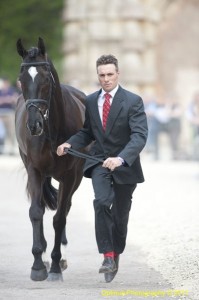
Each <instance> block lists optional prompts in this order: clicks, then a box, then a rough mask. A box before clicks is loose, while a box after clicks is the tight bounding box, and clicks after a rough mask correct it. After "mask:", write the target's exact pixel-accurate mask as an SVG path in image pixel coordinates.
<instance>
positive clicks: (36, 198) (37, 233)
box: [29, 178, 48, 281]
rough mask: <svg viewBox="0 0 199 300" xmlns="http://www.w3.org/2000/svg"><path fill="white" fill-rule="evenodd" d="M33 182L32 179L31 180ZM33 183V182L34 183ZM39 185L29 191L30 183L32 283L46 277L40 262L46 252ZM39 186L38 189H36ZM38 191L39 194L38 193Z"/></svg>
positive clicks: (44, 268) (44, 269) (43, 266)
mask: <svg viewBox="0 0 199 300" xmlns="http://www.w3.org/2000/svg"><path fill="white" fill-rule="evenodd" d="M32 180H33V178H32ZM34 183H35V182H34ZM40 185H41V183H40V182H39V183H38V185H31V186H34V191H33V190H32V189H31V186H30V182H29V186H30V194H31V199H32V201H31V206H30V210H29V216H30V220H31V222H32V228H33V246H32V254H33V256H34V263H33V266H32V270H31V276H30V277H31V279H32V280H34V281H41V280H45V279H46V278H47V276H48V274H47V270H46V266H45V265H44V263H43V261H42V253H43V252H44V251H45V250H46V247H47V243H46V240H45V238H44V233H43V214H44V207H42V205H41V192H40V191H41V188H40ZM38 186H39V187H38ZM38 191H39V192H38Z"/></svg>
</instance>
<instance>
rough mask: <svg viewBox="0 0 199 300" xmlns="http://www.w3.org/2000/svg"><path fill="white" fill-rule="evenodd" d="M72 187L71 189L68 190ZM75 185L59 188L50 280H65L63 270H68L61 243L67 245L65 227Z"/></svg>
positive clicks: (54, 221)
mask: <svg viewBox="0 0 199 300" xmlns="http://www.w3.org/2000/svg"><path fill="white" fill-rule="evenodd" d="M68 187H70V189H69V188H68ZM71 187H73V183H71V184H70V183H68V184H67V185H66V184H65V185H63V183H60V187H59V197H58V198H59V201H58V209H57V212H56V214H55V216H54V218H53V226H54V230H55V243H54V248H53V250H52V253H51V258H52V264H51V268H50V272H49V274H48V280H51V281H55V280H63V278H62V270H61V269H66V267H67V264H66V260H64V261H61V263H60V260H61V257H62V255H61V243H62V242H63V244H64V243H65V245H66V243H67V239H66V235H65V225H66V214H67V211H68V206H71V197H72V194H73V188H74V187H73V188H71Z"/></svg>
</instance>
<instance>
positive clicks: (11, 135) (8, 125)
mask: <svg viewBox="0 0 199 300" xmlns="http://www.w3.org/2000/svg"><path fill="white" fill-rule="evenodd" d="M17 97H18V92H17V89H16V88H14V87H13V86H11V83H10V81H9V80H8V79H7V78H2V79H1V86H0V120H1V122H2V123H3V125H4V127H5V136H4V140H3V141H2V145H4V144H5V140H8V141H9V143H10V147H11V149H10V154H14V148H15V125H14V116H15V115H14V112H15V105H16V101H17ZM2 152H3V149H2Z"/></svg>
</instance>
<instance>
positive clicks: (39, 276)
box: [30, 268, 48, 281]
mask: <svg viewBox="0 0 199 300" xmlns="http://www.w3.org/2000/svg"><path fill="white" fill-rule="evenodd" d="M47 277H48V273H47V270H46V268H45V269H42V270H34V269H31V274H30V278H31V279H32V280H34V281H42V280H45V279H46V278H47Z"/></svg>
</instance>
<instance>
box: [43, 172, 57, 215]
mask: <svg viewBox="0 0 199 300" xmlns="http://www.w3.org/2000/svg"><path fill="white" fill-rule="evenodd" d="M57 194H58V190H57V189H56V188H55V187H54V186H53V185H52V184H51V177H46V179H45V181H44V185H43V198H42V201H43V203H44V205H45V207H47V208H49V209H51V210H56V209H57Z"/></svg>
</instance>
